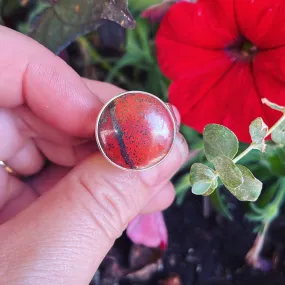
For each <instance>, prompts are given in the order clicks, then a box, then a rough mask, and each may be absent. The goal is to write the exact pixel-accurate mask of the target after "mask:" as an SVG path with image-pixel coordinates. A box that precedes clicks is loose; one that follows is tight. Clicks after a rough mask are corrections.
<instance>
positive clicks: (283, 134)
mask: <svg viewBox="0 0 285 285" xmlns="http://www.w3.org/2000/svg"><path fill="white" fill-rule="evenodd" d="M271 138H272V140H273V141H274V142H275V143H277V144H285V121H283V122H282V123H281V124H280V125H279V126H277V128H276V129H274V130H273V132H272V134H271Z"/></svg>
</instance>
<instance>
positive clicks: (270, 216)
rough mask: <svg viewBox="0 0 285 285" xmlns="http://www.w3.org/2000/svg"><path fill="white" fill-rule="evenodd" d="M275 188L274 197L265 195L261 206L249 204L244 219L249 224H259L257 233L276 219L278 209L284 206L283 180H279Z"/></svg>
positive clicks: (284, 189)
mask: <svg viewBox="0 0 285 285" xmlns="http://www.w3.org/2000/svg"><path fill="white" fill-rule="evenodd" d="M277 186H278V188H277V190H278V191H277V194H276V195H275V197H274V198H273V197H272V195H267V196H266V197H265V198H266V200H265V201H263V206H258V205H256V204H254V203H250V211H249V212H248V213H247V214H246V218H247V219H248V220H250V221H251V222H255V223H260V225H259V226H258V227H257V229H259V231H262V228H263V227H262V226H261V225H266V224H270V223H271V222H272V221H273V220H275V219H276V218H277V217H278V215H279V212H280V208H281V207H282V205H283V204H284V198H285V179H284V178H282V179H279V181H278V182H277ZM269 193H271V192H269Z"/></svg>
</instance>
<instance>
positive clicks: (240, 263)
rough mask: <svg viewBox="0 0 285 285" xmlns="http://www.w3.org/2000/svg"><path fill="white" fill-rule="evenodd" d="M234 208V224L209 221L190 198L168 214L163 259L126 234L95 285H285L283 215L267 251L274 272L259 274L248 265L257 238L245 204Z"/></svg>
mask: <svg viewBox="0 0 285 285" xmlns="http://www.w3.org/2000/svg"><path fill="white" fill-rule="evenodd" d="M231 203H232V205H233V207H232V213H233V216H234V220H233V221H229V220H228V219H226V218H223V217H221V216H219V215H218V214H216V213H215V212H214V211H212V214H211V216H210V217H209V218H204V216H203V210H202V209H203V205H202V199H201V197H197V196H194V195H192V194H191V193H189V194H188V195H187V196H186V198H185V200H184V202H183V204H182V205H181V206H177V205H175V204H173V205H172V206H171V207H170V208H169V209H168V210H167V211H165V219H166V223H167V227H168V232H169V245H168V248H167V250H166V251H165V252H163V253H162V255H161V258H160V252H158V251H157V250H156V251H155V250H152V249H147V248H143V247H139V246H136V245H132V244H131V242H130V241H129V240H128V238H127V237H126V236H125V235H123V236H122V237H121V238H120V239H119V240H118V241H117V242H116V244H115V245H114V247H113V248H112V250H111V251H110V253H109V254H108V256H107V257H106V259H105V261H104V262H103V263H102V266H101V268H100V270H99V271H98V272H97V274H96V275H95V277H94V280H93V281H92V283H91V284H92V285H99V284H100V285H111V284H112V285H115V284H118V285H131V284H154V285H156V284H157V285H180V284H183V285H253V284H258V285H284V284H285V276H284V272H285V270H284V269H285V243H284V242H285V223H284V222H282V221H284V215H280V217H279V218H278V219H277V220H276V221H275V222H274V224H272V226H271V228H270V231H269V234H268V236H267V239H266V242H265V246H264V249H263V252H262V257H263V258H267V259H268V260H269V261H270V262H271V265H272V266H271V269H270V270H267V271H265V270H263V271H262V270H256V269H253V268H250V267H249V266H247V265H246V262H245V256H246V254H247V252H248V251H249V249H250V248H251V247H252V245H253V242H254V239H255V233H253V231H252V229H253V225H252V224H250V223H249V222H248V221H247V220H246V219H245V218H244V217H243V211H242V209H240V208H239V207H240V205H241V204H240V203H237V202H236V200H235V199H233V200H232V201H231ZM138 263H141V264H138Z"/></svg>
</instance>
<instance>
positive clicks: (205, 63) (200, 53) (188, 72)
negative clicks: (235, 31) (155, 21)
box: [157, 36, 231, 80]
mask: <svg viewBox="0 0 285 285" xmlns="http://www.w3.org/2000/svg"><path fill="white" fill-rule="evenodd" d="M157 47H158V51H157V60H158V63H159V67H160V69H161V71H162V72H163V73H164V75H165V76H167V77H168V78H170V79H172V80H175V79H178V78H180V77H188V76H192V75H199V74H204V73H207V72H209V71H213V70H216V69H217V68H218V67H219V66H227V65H229V64H231V61H230V58H229V57H227V56H226V54H225V52H224V51H221V50H204V49H201V48H196V47H192V46H188V45H186V44H183V43H180V42H177V41H174V40H170V39H168V38H165V37H161V36H159V37H157Z"/></svg>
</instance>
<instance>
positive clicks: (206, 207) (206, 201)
mask: <svg viewBox="0 0 285 285" xmlns="http://www.w3.org/2000/svg"><path fill="white" fill-rule="evenodd" d="M210 214H211V203H210V200H209V197H203V216H204V218H206V219H207V218H209V217H210Z"/></svg>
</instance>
